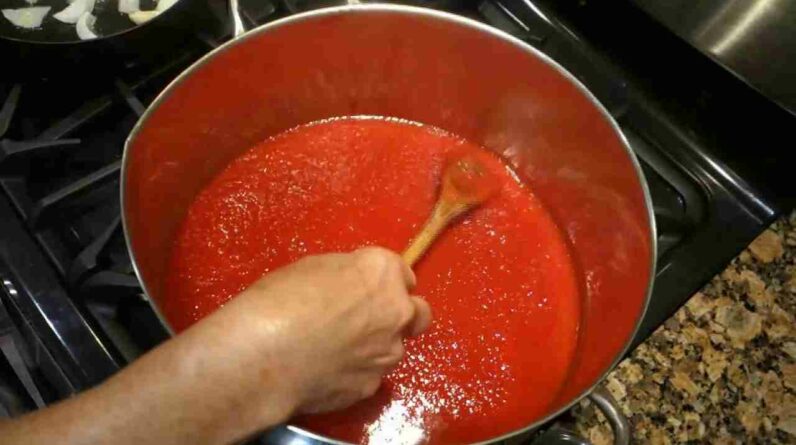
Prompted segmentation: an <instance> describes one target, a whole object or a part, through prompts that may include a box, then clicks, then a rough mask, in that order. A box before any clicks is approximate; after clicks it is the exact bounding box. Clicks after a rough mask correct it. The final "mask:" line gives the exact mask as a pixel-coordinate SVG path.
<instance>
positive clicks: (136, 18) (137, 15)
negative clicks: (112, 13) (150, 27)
mask: <svg viewBox="0 0 796 445" xmlns="http://www.w3.org/2000/svg"><path fill="white" fill-rule="evenodd" d="M159 14H160V11H157V10H155V11H135V12H131V13H130V14H128V15H127V16H128V17H130V20H132V21H133V23H135V24H136V25H142V24H144V23H146V22H148V21H150V20H152V19H153V18H155V17H157V16H158V15H159Z"/></svg>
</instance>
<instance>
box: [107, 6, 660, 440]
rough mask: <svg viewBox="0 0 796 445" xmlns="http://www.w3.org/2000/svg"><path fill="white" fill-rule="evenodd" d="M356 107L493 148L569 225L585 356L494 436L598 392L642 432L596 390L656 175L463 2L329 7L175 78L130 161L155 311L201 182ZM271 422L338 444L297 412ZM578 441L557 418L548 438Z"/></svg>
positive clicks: (644, 248)
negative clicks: (296, 422) (441, 7)
mask: <svg viewBox="0 0 796 445" xmlns="http://www.w3.org/2000/svg"><path fill="white" fill-rule="evenodd" d="M308 54H311V55H312V56H311V57H308V56H307V55H308ZM346 115H386V116H394V117H398V118H404V119H409V120H412V121H416V122H421V123H425V124H429V125H433V126H436V127H439V128H442V129H445V130H448V131H450V132H452V133H454V134H457V135H460V136H463V137H465V138H467V139H469V140H470V141H473V142H477V143H480V144H481V145H483V146H484V147H486V148H488V149H490V150H493V151H495V152H496V153H498V154H500V155H501V156H502V157H503V158H504V159H506V161H507V162H508V163H510V164H511V165H512V166H513V168H514V170H515V171H516V173H517V174H518V176H519V177H520V178H521V179H522V180H523V181H524V182H526V183H527V184H528V185H529V186H530V187H531V189H532V190H534V193H535V195H536V196H537V197H538V198H539V199H540V200H541V201H542V202H543V203H544V204H545V206H546V207H547V208H548V210H549V212H550V213H551V215H552V216H553V217H554V219H555V220H556V222H557V223H558V225H559V227H561V229H562V231H563V232H564V233H565V235H566V238H567V241H568V243H569V245H570V252H571V255H572V257H573V260H574V261H575V263H576V269H577V270H578V273H579V278H580V282H581V287H582V295H583V300H582V302H581V307H582V313H581V314H580V328H579V338H578V345H577V351H576V358H575V361H574V362H573V363H572V366H571V368H570V370H569V373H568V375H567V376H566V379H565V380H566V383H565V384H564V385H563V387H562V389H561V391H560V392H559V395H558V397H557V399H556V400H555V402H554V403H553V404H552V405H551V406H550V407H549V410H548V411H547V413H546V414H545V415H544V416H542V417H541V418H538V419H534V420H533V421H532V422H529V424H528V425H527V426H526V427H525V428H522V429H521V430H519V431H507V432H506V434H505V435H504V436H501V437H495V438H494V440H495V441H499V440H506V439H509V438H516V437H518V436H521V435H523V434H527V433H528V432H529V431H533V430H534V429H535V428H537V427H538V426H540V425H541V424H543V423H544V422H546V421H548V420H550V419H552V418H553V417H555V416H556V415H558V414H560V413H561V412H563V411H564V410H566V409H567V408H569V407H570V406H572V405H573V404H574V403H576V402H577V401H578V400H579V399H581V398H583V397H585V396H587V395H589V394H592V395H591V397H592V400H593V401H595V402H597V404H598V405H599V406H600V407H601V408H603V409H604V412H605V413H606V415H607V416H608V417H609V419H610V420H611V421H612V423H614V424H615V426H616V427H617V428H618V429H617V430H615V432H616V435H615V436H616V440H617V443H622V444H626V443H628V441H629V437H628V429H627V422H626V421H624V419H622V417H621V414H619V411H618V410H617V409H616V407H615V406H613V405H612V404H611V400H610V397H609V396H607V395H605V394H603V393H600V392H593V390H594V388H595V386H596V384H597V383H598V382H599V381H600V380H601V379H603V378H604V377H605V375H606V374H607V373H608V372H609V371H610V370H611V369H612V368H613V367H614V366H615V365H616V364H617V362H618V361H619V360H620V359H621V357H622V356H623V355H624V353H625V352H626V351H627V348H628V346H629V344H630V341H631V339H632V338H633V335H634V333H635V332H636V329H637V327H638V325H639V323H640V321H641V318H642V316H643V313H644V310H645V309H646V306H647V302H648V299H649V294H650V292H651V285H652V280H651V277H652V273H653V270H654V267H655V226H654V219H653V217H652V210H651V209H652V206H651V201H650V198H649V191H648V189H647V185H646V182H645V180H644V176H643V175H642V173H641V169H640V167H639V164H638V161H637V160H636V158H635V156H634V155H633V153H632V151H631V150H630V148H629V147H628V145H627V141H626V140H625V138H624V136H623V135H622V133H621V131H620V129H619V127H618V126H617V124H616V122H614V120H613V119H612V118H611V116H610V115H609V114H608V112H607V111H606V110H605V108H604V107H603V106H602V105H601V104H600V103H599V102H598V101H597V100H596V99H595V98H594V96H592V95H591V94H590V93H589V91H588V90H587V89H586V88H585V87H584V86H583V85H582V84H581V83H580V82H578V81H577V80H576V79H575V78H574V77H573V76H572V75H571V74H569V73H568V72H567V71H565V70H564V69H563V68H562V67H561V66H559V65H558V64H556V63H555V62H554V61H553V60H551V59H549V58H548V57H547V56H545V55H543V54H542V53H540V52H538V51H537V50H535V49H533V48H532V47H530V46H528V45H526V44H524V43H522V42H521V41H519V40H517V39H515V38H513V37H511V36H509V35H507V34H505V33H503V32H500V31H498V30H496V29H494V28H491V27H488V26H486V25H483V24H480V23H478V22H475V21H472V20H469V19H465V18H462V17H459V16H455V15H451V14H447V13H443V12H438V11H435V10H430V9H423V8H415V7H409V6H388V5H360V6H345V7H337V8H329V9H322V10H315V11H311V12H308V13H304V14H299V15H295V16H291V17H288V18H286V19H282V20H279V21H276V22H272V23H269V24H267V25H265V26H262V27H260V28H257V29H255V30H253V31H250V32H248V33H246V34H244V35H243V36H241V37H239V38H237V39H234V40H232V41H231V42H228V43H227V44H225V45H223V46H221V47H219V48H217V49H216V50H214V51H212V52H211V53H209V54H207V55H206V56H205V57H203V58H202V59H201V60H199V61H198V62H196V63H195V64H194V65H193V66H192V67H190V68H189V69H188V70H186V71H185V72H184V73H183V74H181V75H180V76H179V77H178V78H177V79H175V80H174V81H173V82H172V83H171V85H169V86H168V87H167V88H166V89H165V90H164V91H163V92H162V93H161V94H160V96H159V97H158V98H157V99H156V100H155V101H154V102H153V103H152V105H151V106H150V107H149V109H148V110H147V111H146V113H145V114H144V115H143V116H142V118H141V119H140V120H139V122H138V123H137V124H136V126H135V128H134V129H133V131H132V133H131V134H130V137H129V138H128V140H127V143H126V145H125V151H124V159H123V164H122V180H121V199H122V220H123V223H124V232H125V238H126V241H127V244H128V247H129V249H130V252H131V256H132V258H133V264H134V267H135V269H136V273H137V274H138V276H139V278H140V279H141V282H142V284H143V287H144V290H145V292H146V294H147V296H148V299H149V302H150V303H151V305H152V307H153V308H154V310H155V312H156V313H158V314H160V311H159V309H158V308H159V306H160V305H161V304H162V303H163V302H164V299H165V298H166V296H165V293H164V282H165V277H166V270H167V267H166V265H167V261H168V255H164V252H168V249H169V246H171V245H172V241H173V239H174V238H175V233H176V231H177V230H178V227H179V225H180V223H181V222H182V220H183V217H184V215H185V212H186V210H187V208H188V206H189V205H190V204H191V202H192V201H193V199H194V197H195V196H196V195H197V193H198V192H199V191H200V190H201V189H202V188H203V187H204V186H205V185H206V184H207V183H208V182H209V181H210V180H211V179H212V178H213V177H214V176H215V175H216V174H218V173H219V172H220V171H221V169H223V168H224V167H225V166H226V165H227V164H228V163H229V162H230V161H231V160H232V159H234V158H235V157H237V156H238V155H240V154H241V153H242V152H243V151H245V150H247V149H248V148H249V147H251V146H253V145H254V144H256V143H258V142H260V141H262V140H263V139H265V138H267V137H268V136H270V135H274V134H276V133H279V132H281V131H284V130H286V129H289V128H292V127H295V126H296V125H299V124H303V123H306V122H310V121H316V120H320V119H324V118H329V117H334V116H346ZM563 196H565V197H566V199H560V198H561V197H563ZM161 321H162V322H163V324H164V326H166V328H167V329H169V323H168V320H166V319H163V318H162V317H161ZM272 434H273V435H275V436H279V437H281V439H282V440H289V441H290V443H339V442H335V441H334V440H332V439H330V438H325V437H320V436H317V435H313V434H312V433H310V432H308V431H304V430H301V429H299V428H296V427H293V426H288V427H285V428H280V429H278V430H277V431H275V432H274V433H272ZM275 436H274V437H275ZM574 440H575V439H574V438H573V437H572V436H569V435H567V434H564V433H561V432H560V431H559V432H551V433H548V435H547V436H546V438H545V439H544V442H543V443H546V444H552V443H577V442H573V441H574ZM278 443H287V442H278Z"/></svg>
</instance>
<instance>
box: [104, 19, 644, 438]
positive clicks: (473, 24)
mask: <svg viewBox="0 0 796 445" xmlns="http://www.w3.org/2000/svg"><path fill="white" fill-rule="evenodd" d="M369 12H393V13H400V14H415V15H422V16H425V17H429V18H434V19H439V20H444V21H447V22H451V23H454V24H457V25H461V26H465V27H468V28H471V29H473V30H475V31H479V32H484V33H487V34H490V35H492V36H494V37H497V38H499V39H503V40H504V41H507V42H508V43H511V44H512V45H514V46H515V47H517V48H518V49H520V50H522V51H525V52H527V53H529V54H531V55H532V56H535V57H537V58H539V59H541V60H542V61H544V62H545V63H547V64H548V65H549V66H550V67H552V68H553V69H555V70H556V71H557V72H559V73H560V74H561V75H563V76H564V77H565V78H566V79H568V80H569V81H570V82H572V83H573V84H574V85H575V86H576V87H577V88H578V89H579V90H580V91H581V92H582V93H583V94H584V95H585V96H586V97H587V98H588V99H589V101H590V102H591V103H592V104H593V105H594V106H595V107H597V109H598V110H599V111H600V113H601V114H602V115H603V117H605V119H607V120H608V122H610V124H611V127H612V128H613V129H614V131H615V132H616V134H617V135H618V136H619V138H620V140H621V141H622V146H623V147H624V149H625V152H626V153H627V155H628V157H629V158H630V161H631V162H632V164H633V168H634V170H635V172H636V176H637V178H638V181H639V184H640V185H641V188H642V192H643V195H644V205H645V207H646V209H647V221H648V223H649V230H650V256H651V258H650V270H649V277H650V279H649V283H648V285H647V291H646V295H645V297H644V303H643V307H642V308H641V313H640V314H639V317H638V319H637V320H636V324H635V326H634V327H633V335H631V336H630V337H628V340H627V341H626V342H625V345H624V346H623V347H622V351H621V353H620V354H617V356H616V358H615V359H614V361H613V362H612V363H611V364H610V366H608V367H607V368H606V369H605V371H604V372H603V373H602V375H600V378H599V379H597V380H595V382H594V384H592V385H591V386H590V387H589V388H587V389H586V390H584V391H583V392H582V393H581V394H579V395H578V396H577V397H574V398H573V399H572V400H571V401H570V402H568V403H566V404H564V405H563V406H562V407H561V408H559V409H558V410H556V411H554V412H552V413H550V414H548V415H546V416H545V417H544V418H541V419H539V420H537V421H535V422H534V423H532V424H530V425H527V426H525V427H523V428H520V429H517V430H514V431H511V432H509V433H506V434H504V435H502V436H499V437H494V438H492V439H489V440H487V441H482V442H477V443H474V444H472V445H485V444H490V443H493V442H496V441H500V440H506V439H508V438H511V437H514V436H517V435H519V434H523V433H528V432H531V431H533V430H534V429H536V428H538V427H539V426H541V425H543V424H545V423H547V422H549V421H550V420H552V419H553V418H555V417H557V416H559V415H561V414H562V413H564V412H565V411H567V410H568V409H570V408H572V406H574V405H575V404H576V403H578V402H579V401H580V400H581V399H583V398H584V397H586V396H587V395H588V394H589V393H591V392H592V391H593V390H594V388H595V387H596V386H597V385H598V384H599V383H600V382H602V381H603V380H604V379H605V378H606V376H607V375H608V373H609V372H611V370H613V369H614V368H615V367H616V365H617V364H619V362H620V361H621V360H622V358H623V357H624V356H625V354H626V353H627V352H628V349H629V348H630V344H631V343H632V341H633V338H634V337H635V336H636V334H637V333H638V329H639V327H640V326H641V322H642V320H643V319H644V315H645V314H646V312H647V308H648V306H649V300H650V296H651V295H652V287H653V281H654V277H655V270H656V265H657V257H658V255H657V243H656V240H657V227H656V224H655V215H654V213H653V210H652V198H651V195H650V191H649V185H648V184H647V181H646V179H645V177H644V173H643V172H642V170H641V165H640V164H639V161H638V158H637V157H636V155H635V154H634V153H633V150H632V149H631V148H630V144H629V142H628V140H627V138H626V137H625V135H624V133H623V132H622V130H621V128H620V127H619V124H618V123H617V122H616V121H615V120H614V118H613V117H612V116H611V114H610V113H609V112H608V110H607V109H606V108H605V107H604V106H603V105H602V103H600V101H599V100H597V98H596V97H594V95H593V94H592V93H591V91H589V90H588V89H587V88H586V87H585V86H584V85H583V84H582V83H581V82H580V81H579V80H578V79H577V78H576V77H575V76H574V75H572V74H571V73H570V72H569V71H567V70H566V69H564V68H563V67H562V66H561V65H559V64H558V63H557V62H556V61H554V60H553V59H552V58H550V57H549V56H547V55H546V54H544V53H542V52H541V51H539V50H537V49H536V48H534V47H532V46H530V45H528V44H526V43H525V42H523V41H521V40H520V39H518V38H516V37H514V36H511V35H510V34H508V33H505V32H503V31H501V30H499V29H497V28H494V27H491V26H489V25H486V24H483V23H480V22H477V21H475V20H472V19H469V18H465V17H462V16H459V15H455V14H451V13H448V12H443V11H438V10H435V9H428V8H421V7H415V6H407V5H393V4H359V5H346V6H335V7H330V8H323V9H316V10H312V11H308V12H303V13H299V14H295V15H291V16H288V17H285V18H282V19H279V20H275V21H273V22H269V23H266V24H264V25H262V26H259V27H257V28H254V29H252V30H251V31H248V32H246V33H245V34H243V35H241V36H240V37H237V38H233V39H231V40H229V41H228V42H226V43H224V44H223V45H221V46H219V47H217V48H215V49H213V50H212V51H210V52H209V53H207V54H205V55H204V56H203V57H201V58H200V59H199V60H197V61H196V62H194V63H193V65H191V66H190V67H189V68H188V69H186V70H185V71H183V72H182V73H180V75H179V76H177V77H176V78H175V79H174V80H172V81H171V83H169V85H168V86H167V87H166V88H164V89H163V91H161V92H160V94H158V96H157V97H156V98H155V100H154V101H153V102H152V103H151V104H150V105H149V107H148V108H147V109H146V111H145V112H144V114H143V115H142V116H141V117H140V118H139V119H138V122H136V124H135V126H134V127H133V129H132V131H131V132H130V135H129V136H128V137H127V140H126V141H125V144H124V153H123V155H122V167H121V168H122V173H121V186H120V188H119V190H120V195H121V209H122V229H123V232H124V240H125V244H126V246H127V250H128V251H129V253H130V257H131V260H132V264H133V270H134V271H135V274H136V276H137V277H138V279H139V281H140V282H141V286H142V289H143V291H144V296H145V298H146V300H147V301H148V302H149V304H150V306H151V307H152V309H153V310H154V311H155V314H156V315H157V316H158V318H159V319H160V321H161V323H162V324H163V326H165V327H166V329H167V330H168V331H169V333H170V334H171V335H174V331H173V330H172V328H171V326H170V325H169V323H168V321H166V319H165V317H163V314H162V313H161V312H160V309H159V308H158V306H157V304H155V303H154V302H153V301H152V300H151V299H150V298H149V292H148V290H147V288H146V283H144V280H143V278H142V277H141V274H140V272H139V270H138V263H137V261H136V258H135V253H134V252H133V250H132V245H131V243H130V236H129V232H128V223H127V217H126V213H125V210H124V209H125V208H126V206H125V198H124V196H125V193H124V192H125V187H126V184H127V163H128V162H129V156H128V154H129V151H130V149H131V146H132V141H133V140H135V138H136V136H137V135H138V133H139V132H140V131H141V127H142V126H143V124H144V122H146V120H147V119H148V118H149V116H150V115H151V114H152V113H153V112H154V110H156V109H157V108H158V107H159V106H160V105H161V104H162V103H163V102H164V101H166V100H167V99H168V98H169V96H170V95H171V93H172V91H174V89H175V88H177V86H178V85H179V84H180V83H181V82H182V81H183V80H184V79H185V78H187V77H189V76H190V75H192V74H193V73H194V72H196V71H197V70H199V69H200V68H202V67H203V66H204V65H205V64H207V63H209V62H210V61H211V60H212V59H213V58H214V57H215V56H216V55H217V54H219V53H221V52H223V51H226V50H228V49H229V48H232V47H234V46H235V45H238V44H240V43H242V42H244V41H246V40H248V39H251V38H254V37H256V36H258V35H260V34H262V33H265V32H268V31H270V30H272V29H276V28H279V27H282V26H288V25H290V24H292V23H293V22H299V21H302V20H306V19H311V18H317V17H328V16H335V15H343V14H360V13H369ZM287 428H288V429H290V430H291V431H293V432H295V433H298V434H300V435H303V436H305V437H308V438H310V439H314V440H319V441H322V442H326V443H329V444H334V445H353V444H350V443H349V442H342V441H339V440H335V439H331V438H328V437H325V436H321V435H318V434H315V433H313V432H311V431H307V430H305V429H302V428H300V427H297V426H294V425H288V426H287Z"/></svg>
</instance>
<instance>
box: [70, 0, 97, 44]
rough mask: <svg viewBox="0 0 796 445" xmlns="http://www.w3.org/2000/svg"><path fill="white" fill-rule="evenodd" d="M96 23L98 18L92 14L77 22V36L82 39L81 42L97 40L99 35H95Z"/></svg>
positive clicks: (87, 14)
mask: <svg viewBox="0 0 796 445" xmlns="http://www.w3.org/2000/svg"><path fill="white" fill-rule="evenodd" d="M75 1H78V0H75ZM96 22H97V18H96V17H94V16H93V15H91V13H90V12H87V13H85V14H83V15H81V16H80V18H79V19H78V20H77V25H76V26H75V30H76V31H77V36H78V37H80V40H90V39H96V38H97V34H95V33H94V23H96Z"/></svg>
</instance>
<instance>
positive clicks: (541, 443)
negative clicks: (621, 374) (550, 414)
mask: <svg viewBox="0 0 796 445" xmlns="http://www.w3.org/2000/svg"><path fill="white" fill-rule="evenodd" d="M588 397H589V400H591V402H592V403H593V404H594V406H596V407H597V409H599V410H600V411H601V412H602V413H603V415H604V416H605V418H606V419H608V423H610V424H611V429H612V430H613V432H614V445H630V422H628V421H627V417H625V415H624V414H622V411H621V410H620V409H619V406H617V404H616V401H615V400H614V398H613V397H611V394H609V393H608V391H606V390H605V389H602V388H596V389H594V390H593V391H592V392H591V394H589V395H588ZM533 445H591V443H590V442H589V441H588V440H586V439H583V438H581V437H579V436H578V435H577V434H575V433H574V432H572V431H569V430H567V429H565V428H560V427H553V428H550V429H549V430H547V431H546V432H545V433H544V434H542V435H541V436H539V437H537V438H536V440H535V441H534V442H533Z"/></svg>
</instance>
